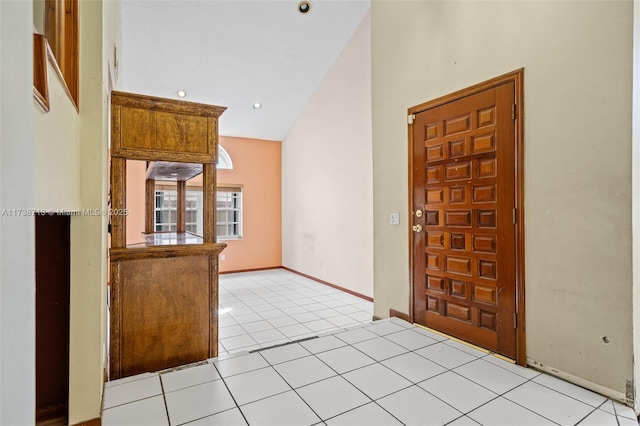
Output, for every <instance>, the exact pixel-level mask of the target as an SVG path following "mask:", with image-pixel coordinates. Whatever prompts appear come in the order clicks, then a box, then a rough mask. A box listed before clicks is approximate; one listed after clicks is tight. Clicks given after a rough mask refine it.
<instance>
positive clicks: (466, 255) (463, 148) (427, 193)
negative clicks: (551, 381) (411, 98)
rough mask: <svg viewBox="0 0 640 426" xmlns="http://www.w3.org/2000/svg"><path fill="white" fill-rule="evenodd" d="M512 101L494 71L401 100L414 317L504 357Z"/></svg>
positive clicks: (512, 275)
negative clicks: (407, 143)
mask: <svg viewBox="0 0 640 426" xmlns="http://www.w3.org/2000/svg"><path fill="white" fill-rule="evenodd" d="M520 81H521V80H520ZM518 108H519V106H518V105H517V103H516V81H514V79H513V78H512V79H504V78H503V79H498V80H497V81H493V82H487V83H484V84H482V85H479V86H478V87H475V88H470V89H467V90H465V91H462V92H458V93H456V94H453V95H450V96H448V97H445V98H442V99H440V100H436V101H433V102H429V103H427V104H423V105H421V106H418V107H415V108H412V109H411V110H410V114H412V116H413V120H414V122H413V124H412V125H411V128H410V131H411V133H410V139H411V149H412V151H411V152H412V158H411V163H412V164H411V166H412V187H413V188H412V189H413V190H412V193H413V194H412V212H413V214H412V224H411V225H412V235H413V238H412V240H413V241H412V243H413V253H412V254H413V256H412V257H413V259H412V269H413V316H414V321H415V322H417V323H419V324H423V325H425V326H427V327H430V328H433V329H436V330H440V331H442V332H444V333H447V334H450V335H452V336H455V337H458V338H460V339H463V340H465V341H468V342H470V343H473V344H476V345H478V346H482V347H484V348H487V349H489V350H491V351H495V352H498V353H500V354H502V355H505V356H508V357H510V358H516V355H517V353H516V352H517V344H516V342H517V340H518V339H517V337H518V335H517V329H516V327H517V318H516V312H517V311H516V307H517V306H518V304H517V297H518V296H520V295H519V294H518V285H517V281H518V280H517V277H516V265H517V260H518V259H517V257H518V256H517V251H518V250H520V249H521V247H520V246H519V245H518V244H516V242H517V239H516V236H517V234H518V232H517V227H516V224H517V219H518V216H521V212H520V215H519V214H518V211H517V207H518V203H517V202H518V201H521V196H519V197H517V194H516V187H517V183H518V182H521V180H518V179H517V170H520V168H517V167H516V165H517V164H518V160H517V158H518V156H519V155H521V153H519V152H518V150H517V145H516V140H519V138H517V137H516V135H517V122H518V120H517V114H516V112H517V110H518ZM523 300H524V299H522V301H523ZM520 309H521V307H520ZM523 336H524V334H522V337H523ZM523 343H524V342H523ZM519 358H520V357H519ZM519 361H521V360H520V359H519ZM521 362H522V361H521Z"/></svg>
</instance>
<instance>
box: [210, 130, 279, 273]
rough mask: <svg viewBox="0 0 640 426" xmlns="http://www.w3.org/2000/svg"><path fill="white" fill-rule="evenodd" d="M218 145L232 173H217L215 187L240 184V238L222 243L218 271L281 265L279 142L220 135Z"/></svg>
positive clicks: (223, 171)
mask: <svg viewBox="0 0 640 426" xmlns="http://www.w3.org/2000/svg"><path fill="white" fill-rule="evenodd" d="M220 145H222V146H223V147H224V149H225V150H226V151H227V153H228V154H229V156H230V157H231V161H232V162H233V170H218V185H219V186H225V185H234V184H236V185H238V184H239V185H242V207H243V212H242V236H243V238H242V240H227V241H224V242H225V243H227V248H226V249H225V250H224V251H223V252H222V255H221V256H220V272H225V271H239V270H244V269H254V268H268V267H274V266H281V265H282V196H281V194H282V186H281V158H282V157H281V149H280V148H281V143H280V142H279V141H268V140H260V139H245V138H233V137H225V136H221V137H220ZM222 256H224V259H223V258H222Z"/></svg>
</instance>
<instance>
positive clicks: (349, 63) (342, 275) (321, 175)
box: [282, 13, 373, 297]
mask: <svg viewBox="0 0 640 426" xmlns="http://www.w3.org/2000/svg"><path fill="white" fill-rule="evenodd" d="M370 43H371V41H370V15H369V13H367V15H366V16H365V17H364V19H363V21H362V23H361V24H360V26H359V27H358V28H357V29H356V31H355V33H354V35H353V37H352V38H351V40H350V41H349V42H348V43H347V45H346V46H345V48H344V50H343V52H342V53H341V55H340V57H339V58H338V60H337V61H336V62H335V64H334V65H333V67H332V68H331V70H330V71H329V72H328V73H327V76H326V77H325V79H324V80H323V82H322V83H321V84H320V86H319V87H318V89H317V90H316V92H315V94H314V95H313V97H312V98H311V99H310V101H309V103H308V104H307V106H306V107H305V109H304V111H303V112H302V114H301V115H300V116H299V117H298V119H297V120H296V122H295V123H294V125H293V126H292V128H291V130H290V131H289V134H288V135H287V137H286V138H285V139H284V140H283V142H282V264H283V265H284V266H286V267H289V268H291V269H294V270H296V271H298V272H302V273H305V274H308V275H311V276H313V277H315V278H318V279H321V280H324V281H327V282H330V283H332V284H335V285H339V286H341V287H344V288H347V289H350V290H352V291H355V292H357V293H360V294H363V295H366V296H370V297H371V296H373V252H372V246H373V216H372V205H373V200H372V183H371V176H372V152H371V86H370V81H371V80H370V70H371V68H370V66H371V62H370V51H371V50H370V49H371V44H370Z"/></svg>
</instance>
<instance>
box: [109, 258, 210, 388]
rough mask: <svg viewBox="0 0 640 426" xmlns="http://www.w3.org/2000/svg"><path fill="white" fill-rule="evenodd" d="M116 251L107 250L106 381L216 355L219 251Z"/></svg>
mask: <svg viewBox="0 0 640 426" xmlns="http://www.w3.org/2000/svg"><path fill="white" fill-rule="evenodd" d="M122 251H123V254H128V256H118V255H117V254H115V255H114V253H113V250H112V255H111V257H112V261H111V306H110V314H111V319H110V326H111V333H110V334H111V347H110V357H109V368H110V378H111V380H113V379H118V378H122V377H127V376H132V375H135V374H139V373H144V372H149V371H158V370H163V369H167V368H171V367H176V366H179V365H183V364H188V363H192V362H196V361H202V360H205V359H207V358H211V357H215V356H217V354H218V318H217V311H218V309H217V307H218V253H219V252H220V250H215V252H213V253H209V254H195V255H190V254H189V253H188V251H187V252H184V251H183V253H171V252H166V251H165V252H164V253H162V256H163V257H148V256H147V255H145V254H144V253H133V255H132V253H126V252H130V250H126V249H122ZM143 252H144V250H143ZM135 254H137V256H136V255H135ZM152 255H153V253H152ZM114 259H115V260H114Z"/></svg>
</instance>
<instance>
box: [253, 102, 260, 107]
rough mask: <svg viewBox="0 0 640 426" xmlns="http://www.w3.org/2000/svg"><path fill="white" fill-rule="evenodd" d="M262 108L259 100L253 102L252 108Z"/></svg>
mask: <svg viewBox="0 0 640 426" xmlns="http://www.w3.org/2000/svg"><path fill="white" fill-rule="evenodd" d="M260 108H262V104H261V103H260V102H256V103H255V104H253V109H260Z"/></svg>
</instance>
